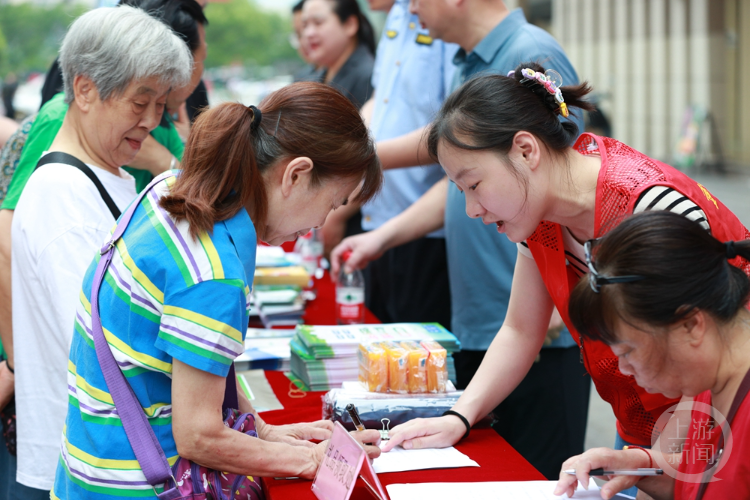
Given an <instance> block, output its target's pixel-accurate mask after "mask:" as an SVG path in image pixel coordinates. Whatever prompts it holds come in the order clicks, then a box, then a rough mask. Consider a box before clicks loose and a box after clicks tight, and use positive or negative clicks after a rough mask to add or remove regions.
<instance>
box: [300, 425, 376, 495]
mask: <svg viewBox="0 0 750 500" xmlns="http://www.w3.org/2000/svg"><path fill="white" fill-rule="evenodd" d="M360 474H361V475H362V480H363V481H364V482H365V484H366V485H367V486H368V487H369V488H370V490H371V491H372V492H373V493H374V494H375V496H377V497H379V498H380V499H381V500H388V495H387V494H386V492H385V490H384V489H383V485H381V484H380V480H379V479H378V476H377V474H375V471H374V470H373V468H372V465H371V464H370V461H369V460H368V459H367V453H366V452H365V450H364V448H362V446H361V445H360V444H359V443H358V442H357V440H356V439H354V438H353V437H352V436H351V435H350V434H349V432H347V430H346V429H344V427H343V426H342V425H341V424H340V423H339V422H336V423H335V424H334V426H333V435H332V436H331V441H330V442H329V443H328V449H327V450H326V454H325V456H324V457H323V462H322V463H321V464H320V467H319V468H318V473H317V474H316V475H315V481H313V485H312V490H313V493H315V496H316V497H318V498H319V499H320V500H349V497H350V496H351V495H352V491H353V490H354V485H355V484H356V483H357V477H358V476H359V475H360Z"/></svg>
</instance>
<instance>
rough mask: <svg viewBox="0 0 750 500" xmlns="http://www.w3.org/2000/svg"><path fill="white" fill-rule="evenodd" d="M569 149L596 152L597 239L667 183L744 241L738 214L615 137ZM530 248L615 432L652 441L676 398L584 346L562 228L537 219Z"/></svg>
mask: <svg viewBox="0 0 750 500" xmlns="http://www.w3.org/2000/svg"><path fill="white" fill-rule="evenodd" d="M574 148H575V149H576V150H577V151H578V152H579V153H581V154H584V155H590V154H599V155H600V156H601V159H602V166H601V170H600V172H599V179H598V181H597V188H596V216H595V218H596V220H595V223H594V234H595V236H596V237H601V236H603V235H605V234H607V233H608V232H609V231H610V230H612V228H614V227H615V226H617V225H618V224H619V223H620V222H621V221H622V220H623V219H625V218H626V217H628V216H629V215H631V214H632V213H633V207H634V205H635V203H636V201H637V200H638V197H639V196H640V194H641V193H642V192H644V191H645V190H647V189H648V188H650V187H652V186H657V185H658V186H669V187H671V188H673V189H676V190H677V191H679V192H680V193H682V194H684V195H685V196H687V197H688V198H690V200H691V201H693V203H695V204H696V205H698V206H699V207H700V208H701V209H702V210H703V212H704V213H705V214H706V219H707V220H708V224H709V225H710V227H711V233H712V234H713V235H714V236H715V237H716V238H717V239H719V240H721V241H729V240H744V239H748V238H750V232H748V230H747V229H746V228H745V227H744V226H743V225H742V223H741V222H740V221H739V219H737V217H736V216H735V215H734V214H733V213H732V212H731V211H730V210H729V209H728V208H727V207H725V206H724V205H723V204H722V203H721V202H720V201H718V200H717V199H716V198H714V197H713V196H712V195H711V193H709V192H708V191H707V190H706V188H704V187H703V186H701V185H700V184H698V183H697V182H695V181H694V180H692V179H690V178H689V177H688V176H686V175H685V174H683V173H682V172H679V171H678V170H675V169H674V168H672V167H670V166H669V165H666V164H664V163H661V162H659V161H656V160H653V159H651V158H649V157H647V156H646V155H644V154H641V153H639V152H638V151H635V150H634V149H632V148H630V147H628V146H626V145H625V144H623V143H621V142H618V141H616V140H614V139H609V138H605V137H598V136H595V135H592V134H583V135H581V137H580V138H579V139H578V141H576V144H575V146H574ZM527 243H528V245H529V250H530V251H531V254H532V255H533V256H534V260H535V261H536V263H537V266H538V267H539V272H540V273H541V275H542V278H543V279H544V283H545V285H546V287H547V290H548V291H549V294H550V295H551V296H552V300H553V301H554V303H555V306H556V307H557V310H558V311H560V315H561V316H562V318H563V320H564V321H565V324H566V325H567V326H568V329H569V330H570V333H571V335H572V336H573V339H574V340H575V341H576V342H577V343H578V345H579V347H580V348H581V352H582V354H583V361H584V366H585V367H586V370H587V371H588V372H589V374H590V375H591V378H592V380H593V381H594V385H595V386H596V390H597V391H598V392H599V395H600V396H601V397H602V399H604V400H605V401H607V402H608V403H610V404H611V405H612V409H613V410H614V413H615V416H616V417H617V430H618V431H619V433H620V435H621V436H622V438H623V439H624V440H625V441H628V442H631V443H635V444H638V445H642V446H643V445H648V446H650V445H651V432H652V430H653V427H654V424H655V423H656V421H657V420H658V418H659V417H660V416H661V414H662V413H663V412H664V411H665V410H666V409H667V408H669V407H670V406H672V405H673V404H674V403H676V402H677V400H674V399H668V398H666V397H664V396H663V395H661V394H649V393H647V392H646V391H645V390H643V389H642V388H641V387H639V386H638V385H637V384H636V382H635V378H634V377H632V376H631V377H626V376H625V375H623V374H622V373H620V370H619V368H618V361H617V356H615V355H614V353H613V352H612V349H610V348H609V346H607V345H606V344H604V343H603V342H595V341H589V340H586V342H585V343H586V345H585V346H584V345H583V340H582V339H581V337H580V335H579V334H578V332H576V331H575V329H574V328H573V326H572V325H571V323H570V318H569V317H568V299H569V298H570V292H571V291H572V290H573V287H574V286H575V285H576V284H577V283H578V278H577V277H576V275H575V274H574V273H573V271H572V270H571V269H570V268H569V266H567V265H566V264H565V262H566V259H565V250H564V248H563V236H562V227H561V226H560V225H559V224H556V223H553V222H548V221H542V222H541V223H540V224H539V226H538V227H537V229H536V231H535V232H534V234H532V235H531V236H530V237H529V238H528V239H527ZM731 263H732V264H733V265H735V266H738V267H740V268H741V269H743V270H744V271H745V273H747V274H749V275H750V263H748V262H747V261H745V260H743V259H741V258H740V257H738V258H736V259H735V260H733V261H732V262H731Z"/></svg>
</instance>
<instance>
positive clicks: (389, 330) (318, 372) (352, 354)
mask: <svg viewBox="0 0 750 500" xmlns="http://www.w3.org/2000/svg"><path fill="white" fill-rule="evenodd" d="M386 340H390V341H402V340H414V341H418V342H419V341H422V340H434V341H436V342H438V343H439V344H440V345H442V346H443V347H444V348H445V349H446V350H447V351H448V353H453V352H457V351H460V350H461V343H460V342H459V341H458V339H457V338H456V336H455V335H453V334H452V333H451V332H449V331H448V330H446V329H445V328H443V327H442V326H441V325H439V324H438V323H392V324H379V325H342V326H310V325H299V326H298V327H297V329H296V332H295V335H294V337H293V338H292V341H291V344H290V347H291V367H292V375H293V377H294V378H296V379H297V380H299V381H301V382H303V383H304V385H305V386H307V388H308V389H310V390H313V391H327V390H329V389H333V388H338V387H341V384H342V383H343V382H346V381H350V380H357V378H358V376H359V362H358V358H357V354H358V351H359V344H360V343H367V342H380V341H386ZM448 378H449V379H450V380H453V381H455V380H456V369H455V366H454V364H453V357H452V356H448Z"/></svg>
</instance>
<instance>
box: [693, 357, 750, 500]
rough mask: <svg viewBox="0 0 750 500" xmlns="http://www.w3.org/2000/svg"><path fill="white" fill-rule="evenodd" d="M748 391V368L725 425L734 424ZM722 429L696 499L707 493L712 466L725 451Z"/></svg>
mask: <svg viewBox="0 0 750 500" xmlns="http://www.w3.org/2000/svg"><path fill="white" fill-rule="evenodd" d="M748 392H750V370H748V371H747V373H746V374H745V378H744V379H742V382H741V383H740V387H739V388H738V389H737V394H735V395H734V399H733V400H732V406H731V407H730V408H729V414H728V415H727V420H726V421H725V422H724V425H727V426H731V425H732V421H733V420H734V415H735V414H736V413H737V410H738V409H739V408H740V405H741V404H742V402H743V401H744V399H745V396H747V393H748ZM720 430H721V431H722V432H721V433H719V446H717V450H718V451H717V453H716V454H715V455H714V456H713V457H712V458H711V460H709V461H708V463H707V464H706V471H705V472H704V474H703V482H701V485H700V487H699V488H698V494H697V495H696V496H695V500H702V498H703V495H705V494H706V488H708V484H709V482H710V481H711V476H713V473H712V471H711V468H712V467H713V466H714V465H716V464H717V463H718V460H721V454H722V453H721V452H723V451H724V432H723V430H724V429H723V426H722V428H721V429H720Z"/></svg>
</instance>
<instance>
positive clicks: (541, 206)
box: [384, 63, 750, 451]
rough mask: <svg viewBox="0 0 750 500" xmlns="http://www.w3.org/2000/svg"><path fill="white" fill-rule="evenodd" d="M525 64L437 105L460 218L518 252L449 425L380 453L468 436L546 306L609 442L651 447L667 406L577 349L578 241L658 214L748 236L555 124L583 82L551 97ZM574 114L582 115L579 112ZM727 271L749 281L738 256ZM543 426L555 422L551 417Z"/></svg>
mask: <svg viewBox="0 0 750 500" xmlns="http://www.w3.org/2000/svg"><path fill="white" fill-rule="evenodd" d="M546 73H547V77H545V76H544V74H545V69H544V68H542V67H541V66H539V65H538V64H534V63H527V64H521V65H519V66H518V68H517V69H516V71H514V72H512V73H511V74H509V75H508V76H507V77H506V76H501V75H487V76H481V77H478V78H475V79H473V80H470V81H469V82H467V83H466V84H464V85H463V86H462V87H461V88H460V89H458V90H457V91H456V92H454V93H453V94H452V95H451V96H450V97H449V98H448V99H447V100H446V101H445V103H444V104H443V107H442V109H441V110H440V112H439V113H438V115H437V117H436V119H435V121H434V123H433V125H432V128H431V130H430V133H429V137H428V149H429V151H430V154H431V155H432V156H434V157H436V158H437V159H438V160H439V161H440V164H441V165H442V166H443V168H444V169H445V172H446V174H447V175H448V178H449V179H450V180H451V181H452V182H454V183H456V185H457V186H458V187H459V189H460V190H462V191H463V192H464V194H465V196H466V213H467V215H468V216H469V217H473V218H482V220H483V221H484V222H485V224H495V225H496V226H497V230H498V232H500V233H505V234H506V235H507V236H508V238H509V239H510V240H511V241H515V242H517V243H518V249H519V257H518V259H517V262H516V268H515V273H514V278H513V287H512V292H511V297H510V303H509V308H508V314H507V316H506V319H505V323H504V324H503V326H502V327H501V329H500V330H499V332H498V334H497V336H496V337H495V339H494V341H493V343H492V345H491V346H490V348H489V350H488V351H487V354H486V356H485V358H484V361H483V362H482V365H481V366H480V368H479V370H478V371H477V373H476V375H475V376H474V378H473V380H472V381H471V383H470V385H469V386H468V387H467V389H466V391H465V392H464V394H463V396H462V397H461V398H460V399H459V401H458V403H457V404H456V406H455V407H454V408H453V409H452V411H451V413H450V414H449V415H446V416H443V417H440V418H435V419H430V420H427V421H424V420H414V421H411V422H409V423H406V424H403V425H401V426H398V427H395V428H394V429H393V430H392V432H391V439H390V441H388V444H387V445H386V446H385V447H384V451H388V450H390V449H392V448H393V447H394V446H396V445H398V444H403V446H404V447H405V448H427V447H443V446H449V445H452V444H454V443H456V442H457V441H458V440H459V439H461V437H462V436H464V435H466V434H468V431H469V428H470V426H471V425H472V424H473V423H474V422H477V421H478V420H481V419H482V418H483V417H484V416H485V415H487V414H488V413H489V412H490V411H491V410H492V409H493V408H495V407H496V406H497V405H498V404H499V403H500V402H501V401H502V400H503V399H504V398H505V397H506V396H507V395H508V394H509V393H510V392H511V391H512V390H513V389H514V388H515V387H516V385H517V384H518V383H519V382H520V381H521V380H522V379H523V377H524V376H525V375H526V373H527V372H528V370H529V369H530V367H531V365H532V363H533V361H534V358H535V357H536V355H537V354H538V353H539V350H540V348H541V346H542V342H543V340H544V337H545V332H546V330H547V326H548V325H549V319H550V314H551V312H552V308H553V307H556V308H557V310H558V311H559V312H560V313H561V315H562V317H563V320H564V321H565V323H566V325H567V326H568V328H569V329H570V331H571V334H572V335H573V338H574V339H575V340H576V342H578V344H579V346H580V349H581V361H582V362H583V363H584V365H585V367H586V369H587V370H588V372H589V373H590V374H591V377H592V379H593V381H594V384H595V385H596V388H597V391H598V392H599V394H600V395H601V397H602V398H603V399H604V400H605V401H608V402H609V403H610V404H611V405H612V409H613V410H614V413H615V416H616V417H617V432H618V443H619V444H620V446H619V447H621V446H622V445H623V444H632V445H639V446H650V444H651V433H652V430H653V428H654V424H655V422H656V421H657V420H658V419H659V417H660V416H661V415H662V413H663V412H664V411H665V410H666V409H668V408H669V407H670V406H672V405H673V404H675V403H676V402H677V399H675V398H674V397H671V398H669V397H665V396H663V395H661V394H650V393H648V392H647V391H646V390H645V389H643V388H642V387H639V386H638V384H637V383H636V381H635V379H634V378H633V377H632V376H626V375H624V374H623V373H621V372H620V370H619V369H618V360H617V356H615V355H614V353H613V352H612V350H611V349H610V348H609V346H607V345H606V344H604V343H602V342H596V341H585V340H581V338H580V336H579V335H578V334H577V333H576V332H575V329H574V326H573V324H571V322H570V319H569V318H568V314H567V311H568V297H569V296H570V292H571V290H572V289H573V287H574V286H575V284H576V283H577V282H578V281H579V279H580V278H581V277H582V276H583V275H584V274H586V273H587V271H588V269H587V267H586V264H585V256H584V249H583V243H584V242H586V241H587V240H589V239H592V238H597V237H601V236H603V235H604V234H606V233H607V232H608V231H610V230H612V229H613V228H614V227H616V226H617V225H618V224H619V223H620V222H621V221H622V220H623V219H624V218H626V217H627V216H629V215H631V214H633V213H639V212H643V211H649V210H668V211H672V212H675V213H678V214H680V215H683V216H684V217H686V218H688V219H690V220H693V221H696V222H697V223H699V224H701V225H702V226H703V227H704V229H706V230H707V231H710V232H711V234H713V236H715V237H716V238H718V239H719V240H721V241H728V240H743V239H746V238H748V237H750V233H748V231H747V229H745V227H744V226H743V225H742V224H741V223H740V221H739V220H738V219H737V217H736V216H735V215H734V214H733V213H732V212H731V211H730V210H729V209H727V208H726V207H725V206H724V205H723V204H722V203H721V202H720V201H718V200H717V199H715V198H714V197H713V196H712V195H711V194H710V193H709V192H708V191H707V190H706V189H705V188H704V187H703V186H701V185H700V184H698V183H696V182H695V181H693V180H691V179H690V178H688V177H687V176H686V175H684V174H682V173H681V172H679V171H677V170H675V169H673V168H672V167H670V166H668V165H665V164H664V163H661V162H659V161H656V160H653V159H651V158H648V157H647V156H645V155H643V154H641V153H639V152H638V151H635V150H633V149H631V148H630V147H628V146H626V145H625V144H622V143H621V142H618V141H616V140H614V139H610V138H605V137H598V136H595V135H592V134H582V135H581V136H580V137H579V138H578V140H577V141H575V144H574V145H573V146H572V147H571V146H570V144H571V143H572V142H573V140H574V139H575V137H576V136H577V134H578V131H577V130H576V127H575V125H574V124H573V123H572V122H569V121H567V120H560V119H559V118H558V117H559V115H560V114H563V115H565V116H567V113H568V112H569V111H568V108H569V107H570V108H582V109H589V108H590V105H589V104H588V103H587V102H586V101H585V100H584V98H585V96H586V94H588V93H589V92H590V91H591V88H590V87H589V86H588V85H587V84H582V85H578V86H570V87H560V86H559V84H560V82H559V80H558V79H559V75H555V74H554V72H551V71H547V72H546ZM577 112H580V111H577ZM732 264H734V265H736V266H740V267H742V269H743V270H744V271H745V272H746V273H750V263H748V262H747V261H745V260H741V259H740V258H739V257H738V258H736V259H734V260H733V261H732ZM550 418H564V416H556V415H555V409H554V408H550Z"/></svg>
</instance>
